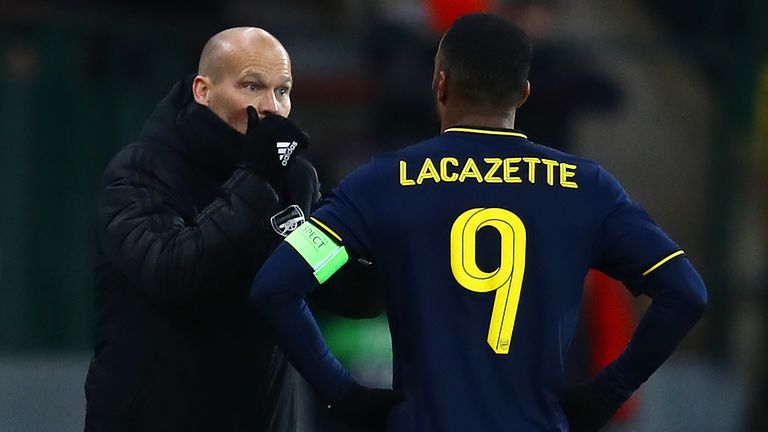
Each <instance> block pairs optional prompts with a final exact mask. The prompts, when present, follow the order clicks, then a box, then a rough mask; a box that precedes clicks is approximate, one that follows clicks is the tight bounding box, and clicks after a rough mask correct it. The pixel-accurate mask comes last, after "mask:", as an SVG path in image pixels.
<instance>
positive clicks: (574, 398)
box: [560, 381, 624, 432]
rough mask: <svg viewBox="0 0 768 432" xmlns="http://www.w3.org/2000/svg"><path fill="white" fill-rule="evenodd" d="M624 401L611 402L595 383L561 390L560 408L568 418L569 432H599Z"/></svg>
mask: <svg viewBox="0 0 768 432" xmlns="http://www.w3.org/2000/svg"><path fill="white" fill-rule="evenodd" d="M623 402H624V401H616V400H612V399H611V398H610V397H609V396H608V395H606V394H605V392H604V391H603V390H601V389H600V388H599V384H598V383H597V382H596V381H590V382H587V383H584V384H580V385H576V386H573V387H566V388H565V389H563V394H562V396H561V397H560V406H561V408H562V409H563V412H564V413H565V416H566V417H567V418H568V424H569V425H570V427H571V432H596V431H599V430H600V429H601V428H602V427H603V426H605V424H606V423H608V421H609V420H610V419H611V417H613V416H614V414H616V411H618V410H619V408H621V404H622V403H623Z"/></svg>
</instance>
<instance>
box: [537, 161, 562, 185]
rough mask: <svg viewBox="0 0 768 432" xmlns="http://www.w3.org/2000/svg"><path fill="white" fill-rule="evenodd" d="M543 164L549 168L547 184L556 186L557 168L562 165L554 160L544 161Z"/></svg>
mask: <svg viewBox="0 0 768 432" xmlns="http://www.w3.org/2000/svg"><path fill="white" fill-rule="evenodd" d="M541 162H542V163H544V165H546V166H547V184H548V185H550V186H554V185H555V167H556V166H558V165H559V164H560V163H559V162H558V161H556V160H552V159H542V160H541Z"/></svg>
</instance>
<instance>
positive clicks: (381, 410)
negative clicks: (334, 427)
mask: <svg viewBox="0 0 768 432" xmlns="http://www.w3.org/2000/svg"><path fill="white" fill-rule="evenodd" d="M402 400H403V394H402V393H400V392H397V391H394V390H387V389H374V388H368V387H364V386H359V385H358V386H355V387H354V388H353V389H352V390H351V391H350V392H349V393H347V395H346V396H345V397H344V398H342V399H341V400H339V401H337V402H334V403H332V404H331V405H329V407H328V409H329V410H330V412H331V416H332V417H334V418H335V419H337V420H338V421H339V422H341V423H344V424H346V425H347V426H349V427H351V428H352V430H354V431H355V432H364V431H365V432H369V431H371V432H384V431H385V430H386V427H387V417H389V413H390V411H392V408H393V407H394V406H395V405H397V404H398V403H400V402H401V401H402Z"/></svg>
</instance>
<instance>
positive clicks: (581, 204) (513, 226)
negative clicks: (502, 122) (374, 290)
mask: <svg viewBox="0 0 768 432" xmlns="http://www.w3.org/2000/svg"><path fill="white" fill-rule="evenodd" d="M376 166H377V171H378V173H379V177H380V179H381V180H384V181H383V183H384V184H385V185H386V186H384V185H382V194H381V195H380V196H379V200H380V201H381V202H382V205H381V207H379V208H380V209H381V210H382V211H384V212H386V213H384V214H382V215H381V221H386V222H382V224H385V226H384V227H382V228H383V229H382V232H384V233H390V235H387V236H382V238H381V243H380V246H379V247H377V251H380V254H379V253H377V255H376V256H375V261H376V264H377V266H379V268H381V269H382V270H383V271H384V272H385V274H386V276H385V278H386V279H387V281H386V282H387V286H389V287H392V292H391V298H390V299H389V304H390V309H389V311H388V313H389V317H390V322H391V328H392V338H393V345H394V350H395V385H396V386H400V385H401V386H402V388H404V389H405V390H406V392H407V400H406V403H405V404H403V406H401V407H399V408H398V409H397V410H396V411H395V413H394V415H393V416H392V421H393V423H394V424H393V425H394V426H395V427H394V430H408V429H409V428H413V430H419V431H421V430H439V431H451V430H455V431H468V430H477V431H481V430H482V431H491V430H494V431H495V430H565V429H566V427H565V424H566V422H565V419H564V417H562V415H561V413H560V411H559V408H558V405H557V394H558V390H559V388H560V380H561V379H562V376H563V367H564V366H563V359H564V358H565V356H566V350H567V347H568V344H569V342H570V339H571V336H572V334H573V331H574V327H575V322H576V319H577V315H578V311H579V305H580V301H581V294H582V284H583V279H584V276H585V274H586V272H587V270H588V268H589V265H590V261H591V256H590V254H591V247H592V243H593V241H592V239H593V238H594V235H595V232H596V230H597V227H598V225H599V223H600V220H601V215H602V216H604V214H605V213H604V212H605V211H606V207H605V205H603V207H602V208H600V207H601V206H600V205H599V203H597V202H595V197H594V194H595V192H596V191H595V190H594V187H595V180H596V177H597V167H596V165H595V164H594V163H592V162H589V161H585V160H583V159H577V158H574V157H572V156H570V155H567V154H564V153H561V152H558V151H556V150H553V149H550V148H547V147H544V146H541V145H537V144H534V143H532V142H530V141H528V140H526V139H525V138H523V137H522V136H521V135H519V134H515V133H510V132H503V131H484V132H482V131H477V132H474V131H471V130H470V131H466V132H462V131H455V132H452V131H450V130H449V131H448V132H447V133H445V134H443V135H441V136H440V137H437V138H435V139H433V140H430V141H427V142H424V143H422V144H419V145H416V146H414V147H411V148H408V149H405V150H403V151H401V152H398V153H396V154H394V155H393V156H391V157H388V158H386V159H382V160H379V161H377V162H376ZM394 170H396V171H397V173H394V172H393V171H394ZM394 179H397V182H394V181H392V180H394ZM379 226H380V227H381V225H379ZM398 424H402V425H403V427H398V426H397V425H398ZM406 425H407V426H406Z"/></svg>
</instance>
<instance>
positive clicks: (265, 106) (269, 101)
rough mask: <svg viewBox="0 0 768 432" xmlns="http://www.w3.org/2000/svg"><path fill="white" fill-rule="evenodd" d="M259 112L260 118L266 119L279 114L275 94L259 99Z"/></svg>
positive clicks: (265, 95)
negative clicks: (265, 117) (266, 116)
mask: <svg viewBox="0 0 768 432" xmlns="http://www.w3.org/2000/svg"><path fill="white" fill-rule="evenodd" d="M256 109H257V111H258V112H259V116H260V117H264V116H265V115H268V114H277V109H278V106H277V97H275V94H274V93H272V92H269V94H264V95H263V96H262V97H260V98H259V104H258V107H257V108H256Z"/></svg>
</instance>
